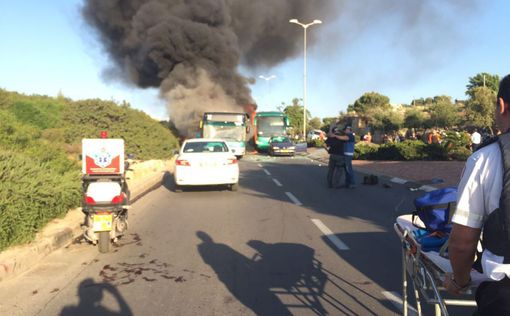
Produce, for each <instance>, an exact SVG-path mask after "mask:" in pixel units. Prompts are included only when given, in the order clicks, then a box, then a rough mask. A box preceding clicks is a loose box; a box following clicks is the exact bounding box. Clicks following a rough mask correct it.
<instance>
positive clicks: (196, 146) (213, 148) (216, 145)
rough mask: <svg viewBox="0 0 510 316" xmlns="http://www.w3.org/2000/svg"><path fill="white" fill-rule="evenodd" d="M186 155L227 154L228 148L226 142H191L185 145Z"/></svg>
mask: <svg viewBox="0 0 510 316" xmlns="http://www.w3.org/2000/svg"><path fill="white" fill-rule="evenodd" d="M182 152H184V153H215V152H220V153H226V152H228V147H227V145H226V144H225V143H224V142H189V143H186V144H185V145H184V148H183V150H182Z"/></svg>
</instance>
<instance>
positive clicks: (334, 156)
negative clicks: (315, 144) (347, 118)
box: [324, 127, 345, 188]
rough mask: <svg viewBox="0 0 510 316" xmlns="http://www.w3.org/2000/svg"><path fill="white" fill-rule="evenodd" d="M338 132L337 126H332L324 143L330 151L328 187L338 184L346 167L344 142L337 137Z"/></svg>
mask: <svg viewBox="0 0 510 316" xmlns="http://www.w3.org/2000/svg"><path fill="white" fill-rule="evenodd" d="M338 133H339V131H338V129H337V127H332V128H331V129H330V132H329V134H328V138H327V139H326V142H325V143H324V147H325V148H326V150H327V151H328V153H329V163H328V175H327V182H328V188H333V186H338V184H339V183H340V179H341V178H342V174H343V170H344V168H345V159H344V142H343V141H342V140H340V139H338V138H337V137H336V134H338Z"/></svg>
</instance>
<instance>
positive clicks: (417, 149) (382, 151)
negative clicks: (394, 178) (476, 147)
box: [354, 140, 471, 160]
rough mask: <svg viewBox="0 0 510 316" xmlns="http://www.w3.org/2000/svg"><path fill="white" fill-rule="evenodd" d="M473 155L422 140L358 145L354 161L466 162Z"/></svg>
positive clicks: (362, 143)
mask: <svg viewBox="0 0 510 316" xmlns="http://www.w3.org/2000/svg"><path fill="white" fill-rule="evenodd" d="M470 154H471V151H470V150H469V149H466V148H465V147H452V145H451V144H450V145H449V144H448V143H443V144H430V145H429V144H426V143H424V142H422V141H420V140H406V141H403V142H399V143H387V144H383V145H376V144H372V143H366V142H360V143H357V144H356V146H355V150H354V159H362V160H466V159H467V157H469V155H470Z"/></svg>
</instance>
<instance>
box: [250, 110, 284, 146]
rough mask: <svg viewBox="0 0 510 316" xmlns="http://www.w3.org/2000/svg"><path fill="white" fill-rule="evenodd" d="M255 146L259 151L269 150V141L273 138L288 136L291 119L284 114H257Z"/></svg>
mask: <svg viewBox="0 0 510 316" xmlns="http://www.w3.org/2000/svg"><path fill="white" fill-rule="evenodd" d="M254 125H255V134H254V140H255V145H256V146H257V149H258V150H259V151H267V150H268V149H269V139H270V138H271V137H273V136H286V135H287V129H288V127H289V126H290V125H289V118H288V117H287V114H285V113H283V112H257V113H256V114H255V120H254Z"/></svg>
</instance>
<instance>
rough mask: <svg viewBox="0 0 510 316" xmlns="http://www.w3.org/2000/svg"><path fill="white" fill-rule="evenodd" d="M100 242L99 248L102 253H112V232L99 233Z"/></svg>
mask: <svg viewBox="0 0 510 316" xmlns="http://www.w3.org/2000/svg"><path fill="white" fill-rule="evenodd" d="M98 235H99V241H98V243H97V247H98V248H99V252H100V253H107V252H108V251H110V232H99V233H98Z"/></svg>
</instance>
